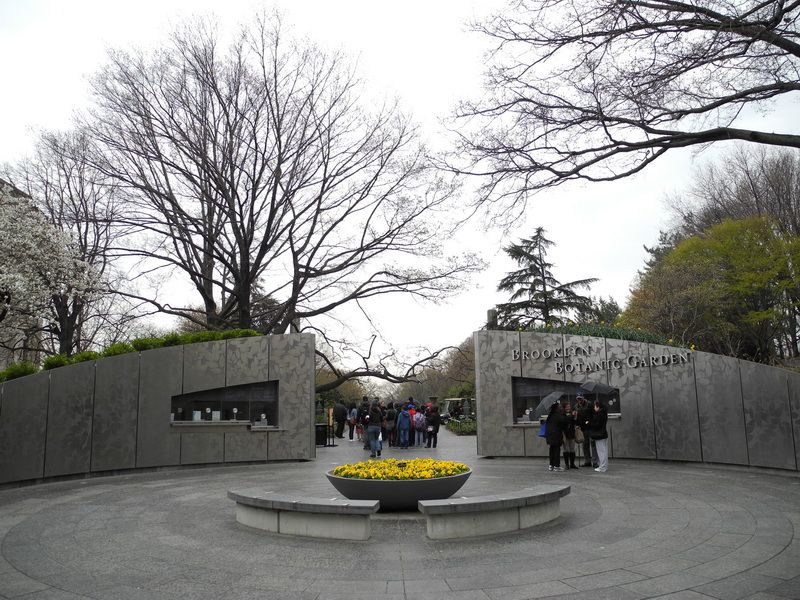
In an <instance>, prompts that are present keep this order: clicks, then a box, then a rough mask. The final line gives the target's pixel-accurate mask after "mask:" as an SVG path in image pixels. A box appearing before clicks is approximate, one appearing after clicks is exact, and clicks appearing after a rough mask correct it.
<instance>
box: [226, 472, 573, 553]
mask: <svg viewBox="0 0 800 600" xmlns="http://www.w3.org/2000/svg"><path fill="white" fill-rule="evenodd" d="M569 493H570V486H568V485H537V486H534V487H530V488H525V489H523V490H520V491H518V492H509V493H506V494H498V495H494V496H475V497H472V498H464V497H461V498H449V499H447V500H420V501H419V502H418V503H417V507H418V509H419V512H420V513H422V514H423V515H424V516H425V520H426V522H427V533H428V537H429V538H430V539H433V540H448V539H457V538H469V537H476V536H480V535H493V534H498V533H507V532H509V531H517V530H519V529H527V528H528V527H533V526H534V525H541V524H542V523H547V522H548V521H552V520H554V519H557V518H558V517H559V516H560V515H561V505H560V500H561V498H562V497H563V496H566V495H567V494H569ZM228 498H230V499H231V500H233V501H234V502H236V520H237V521H238V522H239V523H241V524H242V525H247V526H248V527H255V528H257V529H263V530H264V531H271V532H273V533H283V534H287V535H302V536H306V537H315V538H327V539H338V540H367V539H369V537H370V532H371V528H370V523H371V515H373V514H375V513H376V512H378V509H379V508H380V503H379V502H378V501H377V500H347V499H345V498H304V497H301V496H287V495H281V494H277V493H275V492H271V491H265V490H262V489H247V490H238V491H235V490H229V491H228Z"/></svg>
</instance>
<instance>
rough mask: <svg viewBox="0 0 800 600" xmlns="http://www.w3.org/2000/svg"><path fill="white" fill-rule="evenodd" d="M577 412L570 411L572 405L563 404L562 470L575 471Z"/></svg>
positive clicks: (576, 466)
mask: <svg viewBox="0 0 800 600" xmlns="http://www.w3.org/2000/svg"><path fill="white" fill-rule="evenodd" d="M577 414H578V413H577V411H573V410H572V405H571V404H570V403H569V402H567V403H565V404H564V468H565V469H577V468H578V465H576V464H575V422H576V421H575V419H576V417H577Z"/></svg>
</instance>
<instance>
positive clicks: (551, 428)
mask: <svg viewBox="0 0 800 600" xmlns="http://www.w3.org/2000/svg"><path fill="white" fill-rule="evenodd" d="M565 424H566V422H565V419H564V415H563V413H562V411H561V404H559V403H558V402H554V403H553V406H551V407H550V412H549V413H548V415H547V426H546V430H545V431H546V435H545V440H546V441H547V445H548V446H549V448H550V466H549V467H548V468H547V470H548V471H563V470H564V469H562V468H561V444H562V442H563V440H564V427H565Z"/></svg>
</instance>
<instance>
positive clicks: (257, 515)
mask: <svg viewBox="0 0 800 600" xmlns="http://www.w3.org/2000/svg"><path fill="white" fill-rule="evenodd" d="M228 498H230V499H231V500H233V501H234V502H236V520H237V521H238V522H239V523H241V524H242V525H247V526H248V527H255V528H257V529H263V530H264V531H271V532H274V533H283V534H287V535H301V536H306V537H314V538H329V539H338V540H366V539H369V536H370V515H371V514H373V513H376V512H378V508H379V503H378V501H377V500H347V499H341V498H331V499H327V498H303V497H299V496H287V495H282V494H277V493H275V492H270V491H264V490H259V489H246V490H229V491H228Z"/></svg>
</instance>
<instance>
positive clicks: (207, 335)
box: [181, 331, 222, 344]
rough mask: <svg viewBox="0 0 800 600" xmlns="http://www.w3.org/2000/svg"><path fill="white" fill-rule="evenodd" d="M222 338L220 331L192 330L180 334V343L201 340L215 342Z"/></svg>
mask: <svg viewBox="0 0 800 600" xmlns="http://www.w3.org/2000/svg"><path fill="white" fill-rule="evenodd" d="M221 339H222V332H221V331H193V332H192V333H184V334H183V335H182V336H181V343H182V344H199V343H201V342H215V341H217V340H221Z"/></svg>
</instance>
